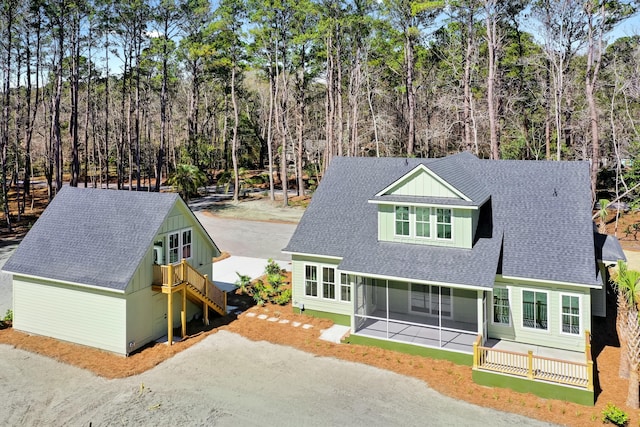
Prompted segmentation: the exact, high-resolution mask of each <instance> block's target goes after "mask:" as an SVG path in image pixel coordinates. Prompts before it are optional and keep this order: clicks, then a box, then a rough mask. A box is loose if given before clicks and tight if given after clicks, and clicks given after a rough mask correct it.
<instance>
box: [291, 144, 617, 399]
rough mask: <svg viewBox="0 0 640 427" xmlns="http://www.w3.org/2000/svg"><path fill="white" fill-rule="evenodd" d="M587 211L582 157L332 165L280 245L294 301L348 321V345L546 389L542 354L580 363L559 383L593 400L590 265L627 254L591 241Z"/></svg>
mask: <svg viewBox="0 0 640 427" xmlns="http://www.w3.org/2000/svg"><path fill="white" fill-rule="evenodd" d="M591 212H592V202H591V192H590V181H589V164H588V163H587V162H548V161H507V160H498V161H493V160H480V159H478V158H476V157H475V156H473V155H472V154H469V153H460V154H456V155H453V156H450V157H446V158H441V159H415V158H406V159H405V158H340V157H339V158H335V159H333V160H332V162H331V165H330V167H329V168H328V170H327V172H326V174H325V176H324V178H323V180H322V182H321V184H320V186H319V187H318V189H317V191H316V193H315V194H314V196H313V199H312V201H311V203H310V205H309V207H308V209H307V211H306V212H305V214H304V216H303V217H302V220H301V221H300V224H299V225H298V227H297V229H296V231H295V233H294V234H293V236H292V238H291V240H290V242H289V244H288V245H287V247H286V248H285V249H284V252H286V253H290V254H291V256H292V261H293V267H292V268H293V290H292V292H293V294H292V299H293V304H294V306H295V307H297V308H298V309H300V310H302V311H304V312H305V313H310V314H314V315H319V316H326V317H330V318H332V319H333V320H334V321H335V322H336V323H341V324H344V325H347V326H349V327H350V331H351V336H350V341H351V342H366V343H374V344H377V345H383V346H386V347H390V346H391V347H394V346H395V347H394V348H400V347H404V348H405V349H406V348H410V350H411V351H415V350H416V349H425V354H430V355H432V356H434V355H435V356H436V357H447V358H450V359H452V360H456V361H462V362H463V363H469V364H471V363H473V364H474V368H476V370H477V371H478V372H480V373H479V374H477V380H478V381H480V382H482V381H484V382H486V383H492V381H493V382H495V376H493V377H491V378H493V380H491V379H489V380H483V379H482V378H481V376H482V374H481V371H482V370H483V369H484V370H486V371H492V372H499V373H501V374H504V373H509V374H510V375H521V376H523V377H524V378H526V379H528V380H531V379H533V378H534V376H535V378H538V379H540V380H541V381H539V382H540V383H542V382H545V381H547V380H548V378H545V377H544V372H543V371H544V370H545V369H542V368H539V367H541V366H542V364H543V363H546V362H544V360H547V359H558V358H559V359H563V360H566V361H567V362H568V363H569V365H571V364H572V363H577V364H579V365H580V366H579V370H580V372H579V373H577V374H575V375H574V374H573V373H572V374H571V375H565V376H564V377H563V379H562V380H560V381H557V382H558V383H565V384H570V385H571V386H573V387H577V388H582V389H585V390H587V391H588V392H589V393H591V394H587V398H586V401H588V400H589V399H591V403H593V400H592V399H593V395H592V390H593V378H592V365H590V363H589V357H590V354H587V353H590V352H589V331H590V329H591V321H592V316H593V315H596V316H605V315H606V312H605V307H606V306H605V296H606V294H605V291H606V289H605V286H604V285H603V283H604V282H603V275H604V274H605V273H606V271H605V269H604V266H603V260H602V259H598V258H603V257H602V256H601V255H600V254H602V253H603V248H602V246H603V245H604V243H605V242H607V248H605V250H604V253H606V254H609V258H611V259H609V260H608V261H613V262H615V261H616V259H617V258H619V257H623V255H621V250H620V247H619V244H618V243H617V240H615V239H613V240H612V239H605V238H602V237H603V236H600V237H598V238H596V237H594V229H593V222H592V219H591ZM596 241H598V242H600V247H599V248H598V250H596V244H595V242H596ZM609 245H610V246H609ZM596 253H598V254H599V255H600V256H597V255H596ZM407 346H411V347H407ZM529 350H532V351H531V353H529ZM505 352H514V353H518V354H520V355H522V356H524V358H523V359H518V361H517V362H509V361H504V360H502V359H501V358H500V357H501V355H502V354H506V353H505ZM545 357H546V359H545ZM538 364H540V365H539V367H536V366H538ZM509 365H516V366H509ZM561 369H565V368H564V367H563V368H561ZM571 369H572V368H571ZM576 369H578V368H576ZM547 370H549V369H547ZM554 370H555V368H554ZM516 371H517V372H516ZM534 371H536V372H538V374H539V375H536V374H535V372H534ZM551 374H555V373H551ZM474 375H475V373H474ZM590 375H591V377H590ZM512 383H513V381H512ZM543 386H544V384H543ZM526 387H528V386H522V387H520V388H521V389H526ZM538 387H540V386H538ZM534 391H535V390H534ZM553 393H554V392H551V393H547V395H552V394H553ZM543 394H544V393H543ZM576 400H578V401H585V399H584V395H582V397H578V398H576Z"/></svg>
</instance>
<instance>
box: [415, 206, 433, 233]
mask: <svg viewBox="0 0 640 427" xmlns="http://www.w3.org/2000/svg"><path fill="white" fill-rule="evenodd" d="M416 236H417V237H426V238H427V239H428V238H429V237H431V208H421V207H417V208H416Z"/></svg>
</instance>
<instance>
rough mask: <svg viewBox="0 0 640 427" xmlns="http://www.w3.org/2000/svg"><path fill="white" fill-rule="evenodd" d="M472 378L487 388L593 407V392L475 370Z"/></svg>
mask: <svg viewBox="0 0 640 427" xmlns="http://www.w3.org/2000/svg"><path fill="white" fill-rule="evenodd" d="M472 378H473V381H474V382H475V383H477V384H480V385H484V386H487V387H500V388H508V389H511V390H515V391H517V392H520V393H531V394H534V395H536V396H539V397H542V398H545V399H557V400H563V401H567V402H574V403H577V404H579V405H585V406H593V405H594V404H595V394H594V392H592V391H588V390H583V389H578V388H574V387H568V386H562V385H558V384H550V383H545V382H540V381H533V380H528V379H524V378H517V377H512V376H509V375H503V374H498V373H492V372H483V371H476V370H474V371H473V372H472ZM522 399H523V400H527V401H528V400H529V398H528V397H527V396H526V395H523V396H522Z"/></svg>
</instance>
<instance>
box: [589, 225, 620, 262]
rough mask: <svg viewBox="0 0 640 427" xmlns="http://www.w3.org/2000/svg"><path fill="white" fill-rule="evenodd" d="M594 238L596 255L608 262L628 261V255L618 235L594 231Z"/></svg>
mask: <svg viewBox="0 0 640 427" xmlns="http://www.w3.org/2000/svg"><path fill="white" fill-rule="evenodd" d="M593 240H594V242H595V245H596V257H597V258H598V259H599V260H601V261H604V262H606V263H617V262H618V261H626V260H627V256H626V255H625V254H624V251H623V250H622V246H620V241H619V240H618V238H617V237H616V236H610V235H608V234H600V233H596V232H594V233H593Z"/></svg>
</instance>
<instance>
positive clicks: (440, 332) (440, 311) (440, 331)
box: [438, 286, 442, 348]
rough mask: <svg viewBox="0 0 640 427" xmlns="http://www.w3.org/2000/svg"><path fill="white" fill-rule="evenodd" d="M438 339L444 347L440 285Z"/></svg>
mask: <svg viewBox="0 0 640 427" xmlns="http://www.w3.org/2000/svg"><path fill="white" fill-rule="evenodd" d="M438 334H439V336H438V340H439V342H440V345H439V347H440V348H442V286H438Z"/></svg>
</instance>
